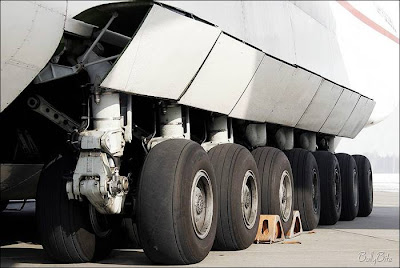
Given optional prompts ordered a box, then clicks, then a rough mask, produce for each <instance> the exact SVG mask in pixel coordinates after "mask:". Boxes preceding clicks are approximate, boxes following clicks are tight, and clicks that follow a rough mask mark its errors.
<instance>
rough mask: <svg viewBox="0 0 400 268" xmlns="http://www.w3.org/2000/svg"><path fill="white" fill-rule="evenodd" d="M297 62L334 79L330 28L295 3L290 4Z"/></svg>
mask: <svg viewBox="0 0 400 268" xmlns="http://www.w3.org/2000/svg"><path fill="white" fill-rule="evenodd" d="M289 7H290V13H291V20H292V27H293V38H294V43H295V53H296V64H297V65H299V66H301V67H303V68H306V69H308V70H311V71H313V72H315V73H318V74H319V75H321V76H323V77H325V78H328V79H330V80H334V79H333V75H332V71H331V68H332V67H331V66H332V60H331V59H332V57H331V51H330V44H329V42H330V39H329V35H328V30H327V28H325V27H324V26H323V25H321V24H320V23H318V22H317V21H316V20H315V19H313V18H312V17H310V16H309V15H307V14H306V13H304V12H303V11H302V10H301V9H299V8H298V7H297V6H295V5H293V4H289Z"/></svg>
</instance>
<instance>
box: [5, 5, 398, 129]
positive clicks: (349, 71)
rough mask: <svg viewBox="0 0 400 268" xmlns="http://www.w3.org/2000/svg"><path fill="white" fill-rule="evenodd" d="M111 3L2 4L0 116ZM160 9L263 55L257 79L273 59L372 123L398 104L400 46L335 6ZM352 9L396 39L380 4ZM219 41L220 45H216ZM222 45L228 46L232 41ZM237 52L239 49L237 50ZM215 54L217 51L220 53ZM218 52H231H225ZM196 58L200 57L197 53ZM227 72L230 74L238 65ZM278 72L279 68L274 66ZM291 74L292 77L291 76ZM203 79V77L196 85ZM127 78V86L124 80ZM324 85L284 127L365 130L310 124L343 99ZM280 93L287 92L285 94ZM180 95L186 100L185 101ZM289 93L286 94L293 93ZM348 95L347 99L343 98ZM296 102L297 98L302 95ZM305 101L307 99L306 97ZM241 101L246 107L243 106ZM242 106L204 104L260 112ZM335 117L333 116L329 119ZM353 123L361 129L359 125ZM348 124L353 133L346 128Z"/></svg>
mask: <svg viewBox="0 0 400 268" xmlns="http://www.w3.org/2000/svg"><path fill="white" fill-rule="evenodd" d="M115 2H120V1H2V2H1V76H2V79H1V111H3V110H4V109H5V108H6V107H7V106H8V105H9V104H10V103H11V102H12V101H13V100H14V99H15V98H16V97H17V96H18V95H19V94H20V93H21V92H22V91H23V90H24V88H25V87H26V86H27V85H28V84H29V83H30V82H31V81H32V80H33V79H34V77H35V76H36V75H37V74H38V73H39V71H40V70H41V69H42V68H43V67H44V66H45V65H46V63H47V62H48V61H49V60H50V58H51V56H52V55H53V53H54V52H55V50H56V48H57V46H58V44H59V41H60V39H61V37H62V34H63V30H64V27H65V22H66V20H68V19H69V18H73V17H75V16H76V15H77V14H79V13H81V12H83V11H85V10H87V9H89V8H91V7H95V6H98V5H103V4H109V3H115ZM163 3H165V4H167V5H171V6H174V7H177V8H180V9H182V10H184V11H186V12H189V13H192V14H194V15H196V16H198V17H200V18H202V19H204V20H207V21H209V22H211V23H213V24H216V25H217V26H218V27H219V29H220V31H222V33H221V35H220V36H224V35H225V33H227V34H229V35H232V36H234V37H235V38H237V39H239V40H243V41H245V42H246V43H248V44H251V45H252V46H254V47H256V48H258V49H260V50H261V51H263V52H264V53H265V54H266V55H265V56H264V58H263V60H262V61H261V59H260V58H257V57H254V62H255V64H256V66H255V67H256V69H257V70H258V69H259V73H261V74H262V70H263V68H264V65H265V63H266V62H269V61H272V59H273V58H277V59H279V60H281V61H283V62H285V63H288V64H291V65H293V66H300V67H302V68H304V69H306V70H308V71H310V72H312V73H315V74H317V75H318V76H320V77H323V78H325V79H327V80H330V81H332V82H334V83H335V84H337V85H340V86H342V87H345V88H348V89H350V90H353V91H355V92H358V93H359V94H361V95H363V96H366V97H368V98H371V99H373V100H375V101H376V106H375V108H374V111H373V113H372V115H371V116H370V117H369V116H368V117H369V118H367V119H369V122H368V123H369V124H372V123H376V122H378V121H379V120H381V119H382V118H384V117H386V116H387V115H388V114H390V112H391V111H392V110H393V109H394V107H395V106H396V105H398V99H399V98H398V89H399V81H398V73H399V51H398V42H397V43H396V42H395V41H393V40H391V39H389V38H388V37H387V36H384V35H383V34H382V33H379V32H378V31H376V30H374V29H373V28H372V27H370V26H369V25H367V24H366V23H364V22H363V21H361V20H360V19H359V18H357V17H356V16H354V14H352V13H351V12H349V10H346V9H345V8H344V7H343V6H342V5H340V4H338V3H337V2H324V1H320V2H317V1H315V2H307V1H304V2H303V1H291V2H286V1H282V2H274V1H271V2H270V1H266V2H263V1H212V2H207V1H198V2H196V1H163ZM350 3H351V5H353V6H354V7H355V8H357V9H358V10H359V11H361V13H363V14H365V16H367V17H368V18H370V19H371V20H372V21H374V22H375V23H376V24H378V25H380V26H381V27H383V28H384V29H385V30H386V31H389V32H391V33H393V34H395V35H396V36H397V35H398V34H397V33H395V32H394V31H393V29H392V28H391V27H390V26H388V25H389V24H388V22H387V21H390V18H389V17H388V16H383V15H382V14H384V11H383V10H382V9H381V8H378V6H379V4H375V3H374V2H364V3H358V2H350ZM196 27H197V29H199V33H201V34H203V35H204V36H206V38H208V39H203V40H201V41H202V42H208V43H207V44H204V46H210V44H211V45H212V44H213V42H214V41H216V38H217V37H218V34H216V33H215V30H212V31H208V32H207V31H202V28H201V27H202V26H201V25H198V26H196ZM207 40H209V41H207ZM397 40H398V37H397ZM220 41H221V42H222V41H224V40H223V39H220ZM227 41H228V42H232V40H227ZM171 42H173V40H171ZM210 42H211V43H210ZM219 45H220V43H217V44H216V49H218V46H219ZM222 45H223V43H222V44H221V46H222ZM232 47H233V46H232ZM240 49H241V48H240V47H238V51H239V50H240ZM247 50H248V49H247ZM242 51H243V53H253V54H255V55H256V54H257V53H256V52H247V51H246V48H243V49H242ZM189 52H190V51H189ZM214 52H217V50H215V51H214ZM223 52H225V53H229V50H228V51H223ZM221 53H222V52H221ZM210 55H211V54H210ZM227 55H228V54H227ZM196 56H197V57H200V58H201V57H203V56H202V55H200V54H199V55H196ZM211 56H212V57H211V58H210V59H215V62H216V63H217V64H219V63H220V62H221V59H222V60H223V57H224V55H223V54H216V55H215V56H213V55H211ZM270 56H272V57H273V58H271V57H270ZM239 60H240V61H239V62H238V63H239V65H238V68H239V67H240V62H241V61H245V60H246V59H243V60H241V59H239ZM167 63H168V62H167ZM233 63H234V62H233ZM272 63H273V62H271V64H272ZM235 64H236V63H235ZM257 64H258V65H257ZM197 65H199V64H197ZM232 66H233V67H234V66H235V65H232ZM271 66H274V65H271ZM288 66H289V65H288ZM276 67H277V68H278V69H279V68H280V69H282V68H283V67H280V66H279V65H277V66H276ZM190 68H191V66H188V68H187V69H183V71H185V72H187V73H188V75H189V74H190V75H193V72H194V71H193V70H194V69H193V70H192V71H191V69H190ZM252 68H254V66H252ZM265 68H266V69H265ZM265 68H264V69H265V70H266V71H267V72H268V70H269V69H268V68H272V67H269V65H265ZM287 68H290V67H287ZM167 69H168V68H167ZM212 69H213V66H212V65H204V70H202V73H199V77H196V78H197V79H198V80H197V81H194V84H193V85H192V86H193V87H192V88H189V89H186V90H187V92H186V91H184V92H183V91H182V92H179V88H178V87H176V85H172V86H173V88H171V90H172V91H174V92H176V93H175V94H176V96H175V97H174V98H172V99H177V100H181V102H182V103H184V104H186V103H187V104H189V105H190V104H191V103H192V102H193V101H194V100H195V99H194V98H190V96H189V94H193V96H196V94H197V92H196V87H199V88H200V87H201V86H202V85H207V83H209V81H208V80H207V75H209V74H210V71H209V72H208V73H207V70H212ZM238 70H239V71H240V69H235V71H238ZM139 71H140V70H139ZM170 71H172V69H171V70H170ZM221 71H223V70H221ZM289 71H290V72H292V71H291V70H289ZM297 73H298V72H297ZM110 74H112V72H111V73H110ZM265 74H267V73H265ZM190 75H189V76H190ZM282 75H283V76H282V77H285V75H286V74H283V73H282ZM201 77H204V78H203V79H202V80H200V78H201ZM310 78H312V79H316V78H314V76H313V75H310ZM127 79H128V80H129V78H127ZM236 79H238V81H241V80H240V79H241V77H236ZM246 79H248V78H246ZM324 81H326V80H323V81H321V85H320V88H322V89H323V90H322V89H321V90H320V91H316V92H317V93H315V92H313V94H315V97H314V99H315V98H317V99H316V101H315V103H312V102H310V103H309V107H308V110H304V109H302V110H301V113H302V114H303V116H302V117H301V118H297V117H298V115H296V118H293V116H286V117H285V118H287V120H288V125H290V126H298V127H300V128H301V127H302V126H303V125H307V126H308V125H310V127H308V128H309V129H310V130H311V129H312V130H314V131H321V132H322V130H324V129H327V130H328V129H332V131H333V132H335V133H336V132H337V134H338V135H340V133H342V134H343V133H344V134H343V136H354V135H353V134H354V133H358V129H359V128H360V124H363V125H362V126H361V128H362V127H363V126H364V125H365V123H367V122H364V121H365V120H364V118H363V119H362V120H361V119H358V118H357V116H358V115H357V114H355V115H353V116H352V117H351V116H350V115H349V114H346V116H347V118H348V119H350V118H351V119H352V120H355V121H354V122H355V123H354V126H352V125H353V123H352V122H353V121H348V122H347V125H346V122H339V123H340V124H341V126H340V127H339V128H337V129H335V125H334V124H331V122H330V121H329V120H327V119H329V118H325V119H326V120H324V118H322V117H321V118H318V120H319V121H318V122H317V123H315V122H311V121H312V115H313V111H318V107H319V106H318V105H330V106H332V105H333V103H334V102H333V101H332V100H330V101H326V102H324V101H323V99H324V98H325V97H326V96H330V97H331V98H335V101H337V103H340V101H341V98H339V95H340V94H342V95H345V94H344V92H343V93H342V92H341V89H340V88H337V87H334V86H333V85H330V84H329V82H324ZM140 82H143V81H140ZM155 82H157V81H153V83H155ZM222 82H223V80H221V81H220V83H222ZM254 82H255V81H253V82H252V84H251V85H253V84H254ZM241 83H242V82H241ZM249 83H250V82H249ZM296 83H297V82H296ZM299 83H300V82H299ZM235 85H236V84H235ZM297 85H300V86H301V85H303V86H305V88H303V89H302V90H304V89H306V88H308V86H309V85H312V87H314V86H313V83H311V84H309V85H308V84H307V83H304V82H301V83H300V84H294V85H293V87H296V86H297ZM322 86H323V87H322ZM160 88H161V87H160ZM256 88H257V85H254V88H252V90H255V89H256ZM285 89H286V90H287V89H288V87H286V88H285ZM289 89H290V87H289ZM134 90H136V89H134ZM137 90H142V91H143V90H155V93H154V94H155V95H156V96H158V95H157V94H159V97H160V96H161V97H165V96H164V95H167V94H166V92H164V93H165V94H164V93H163V92H161V93H160V92H156V90H157V88H155V87H153V88H149V89H140V88H139V89H137ZM330 90H332V92H330ZM248 92H251V91H243V92H241V91H240V90H239V89H238V91H235V94H238V96H239V97H241V98H250V100H251V99H254V96H255V95H252V94H250V95H248V94H247V93H248ZM339 92H340V93H339ZM135 93H136V92H135ZM183 93H185V94H186V93H187V94H188V95H187V96H185V94H183ZM245 93H246V94H245ZM308 93H310V92H308ZM308 93H307V94H308ZM139 94H143V95H152V94H146V93H143V92H139ZM182 94H183V95H182ZM241 94H242V95H241ZM288 94H289V95H290V92H288ZM295 94H299V92H295ZM313 94H311V95H313ZM338 94H339V95H338ZM346 94H350V93H348V92H347V93H346ZM342 95H340V97H341V96H342ZM260 96H262V94H261V95H260ZM293 96H294V95H293ZM296 96H299V97H300V98H302V96H301V94H300V95H296ZM318 98H320V99H318ZM361 98H363V97H361ZM361 98H360V97H358V100H361ZM306 99H307V100H308V99H309V96H308V95H307V98H306ZM240 100H242V101H244V99H240ZM240 100H237V101H236V100H232V101H235V102H237V103H235V105H234V108H232V106H229V105H228V104H229V103H224V105H221V106H219V105H218V104H215V103H212V100H209V101H210V102H209V103H207V105H206V106H207V107H206V108H207V109H221V111H222V112H224V113H225V114H230V115H232V116H234V117H238V118H241V117H243V116H244V115H247V114H254V115H253V117H254V118H256V117H260V114H257V111H256V112H254V111H250V110H249V111H243V109H242V110H241V109H240V108H241V106H240V105H241V102H240ZM317 100H318V101H317ZM280 101H282V102H284V101H285V96H281V97H280ZM308 101H311V100H308ZM245 102H246V104H247V105H246V106H244V107H247V106H249V105H248V104H249V100H246V101H245ZM346 102H351V97H350V95H349V98H348V99H343V103H346ZM367 102H368V101H367ZM367 102H366V104H365V105H366V106H365V107H364V106H363V103H364V99H362V100H361V101H360V104H359V105H358V106H359V107H356V104H354V106H353V109H354V110H356V108H357V111H360V113H363V111H365V112H368V111H369V110H371V109H372V108H373V105H372V106H371V105H368V103H367ZM357 103H358V102H357ZM196 105H197V104H196ZM198 106H199V107H200V106H201V105H197V106H194V107H198ZM225 107H226V108H225ZM200 108H202V107H200ZM286 108H287V107H286ZM286 108H285V106H280V108H279V107H276V109H278V110H275V112H273V111H272V112H271V111H269V112H268V113H269V114H266V115H265V116H264V115H262V116H261V117H262V118H261V119H260V120H255V121H266V122H277V121H279V120H277V116H279V115H277V114H276V111H280V112H279V114H282V113H283V112H284V110H286ZM339 108H340V107H336V110H338V109H339ZM332 109H333V107H332ZM230 110H231V111H230ZM281 110H282V111H281ZM334 110H335V109H333V110H332V111H331V112H332V113H334ZM341 112H343V111H337V113H338V114H339V115H340V113H341ZM332 113H331V114H332ZM342 114H343V113H342ZM235 115H236V116H235ZM253 117H252V118H253ZM336 119H337V118H336ZM334 120H335V118H332V122H335V121H334ZM357 120H358V122H356V121H357ZM325 121H326V122H325ZM277 123H279V122H277ZM350 123H351V126H349V124H350ZM357 123H358V124H357ZM367 125H368V124H367ZM346 133H348V135H346Z"/></svg>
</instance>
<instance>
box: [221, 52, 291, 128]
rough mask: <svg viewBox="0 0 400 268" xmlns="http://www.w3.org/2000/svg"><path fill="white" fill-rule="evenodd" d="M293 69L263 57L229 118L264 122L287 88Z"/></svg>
mask: <svg viewBox="0 0 400 268" xmlns="http://www.w3.org/2000/svg"><path fill="white" fill-rule="evenodd" d="M295 69H296V68H294V67H292V66H290V65H288V64H285V63H283V62H281V61H278V60H276V59H274V58H271V57H269V56H265V57H264V58H263V60H262V62H261V64H260V67H259V68H258V70H257V72H256V74H255V75H254V77H253V79H252V80H251V82H250V83H249V85H248V86H247V88H246V91H245V92H244V93H243V95H242V97H241V98H240V100H239V101H238V103H237V104H236V106H235V107H234V108H233V110H232V112H231V113H230V114H229V116H231V117H234V118H240V119H247V120H254V121H258V122H265V120H266V117H267V115H269V114H270V113H271V111H272V109H273V107H274V106H275V102H276V101H277V100H278V99H279V98H280V97H281V94H282V92H284V90H285V88H286V87H287V86H288V84H289V82H290V80H291V77H292V75H293V73H294V72H295Z"/></svg>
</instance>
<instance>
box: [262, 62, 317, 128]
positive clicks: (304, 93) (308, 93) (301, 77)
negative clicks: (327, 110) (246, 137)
mask: <svg viewBox="0 0 400 268" xmlns="http://www.w3.org/2000/svg"><path fill="white" fill-rule="evenodd" d="M289 79H290V81H289V84H288V85H287V86H286V87H285V88H283V90H282V91H281V92H279V94H277V95H278V96H277V98H276V99H275V103H274V106H273V108H272V109H271V113H270V114H268V115H267V116H266V121H267V122H271V123H277V124H281V125H285V126H289V127H294V126H296V124H297V123H298V122H299V120H300V118H301V116H302V115H303V114H304V112H305V111H306V109H307V107H308V105H309V104H310V102H311V100H312V98H313V97H314V95H315V93H316V92H317V89H318V87H319V85H320V84H321V82H322V79H321V77H319V76H316V75H314V74H312V73H310V72H308V71H305V70H303V69H300V68H296V69H295V71H294V72H293V74H292V76H291V77H290V78H289Z"/></svg>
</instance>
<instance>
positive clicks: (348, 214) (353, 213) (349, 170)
mask: <svg viewBox="0 0 400 268" xmlns="http://www.w3.org/2000/svg"><path fill="white" fill-rule="evenodd" d="M336 158H337V160H338V161H339V166H340V176H341V178H342V212H341V214H340V220H342V221H352V220H354V218H355V217H357V214H358V209H359V199H358V172H357V164H356V161H355V160H354V158H353V157H352V156H351V155H348V154H344V153H340V154H336Z"/></svg>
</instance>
